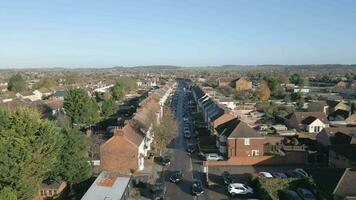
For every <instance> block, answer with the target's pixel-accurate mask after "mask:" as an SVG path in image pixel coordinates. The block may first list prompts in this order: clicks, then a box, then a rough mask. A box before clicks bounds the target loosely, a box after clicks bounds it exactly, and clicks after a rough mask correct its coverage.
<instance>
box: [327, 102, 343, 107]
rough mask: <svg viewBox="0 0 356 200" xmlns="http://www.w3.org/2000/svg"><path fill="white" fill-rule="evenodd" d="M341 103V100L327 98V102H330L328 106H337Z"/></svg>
mask: <svg viewBox="0 0 356 200" xmlns="http://www.w3.org/2000/svg"><path fill="white" fill-rule="evenodd" d="M339 103H341V101H334V100H327V101H326V104H328V106H330V107H335V106H337V105H338V104H339Z"/></svg>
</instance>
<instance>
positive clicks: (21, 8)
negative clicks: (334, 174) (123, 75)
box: [0, 0, 356, 68]
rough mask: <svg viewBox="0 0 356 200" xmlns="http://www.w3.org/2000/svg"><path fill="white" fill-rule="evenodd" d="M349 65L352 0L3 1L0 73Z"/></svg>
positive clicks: (353, 38) (355, 48)
mask: <svg viewBox="0 0 356 200" xmlns="http://www.w3.org/2000/svg"><path fill="white" fill-rule="evenodd" d="M321 63H341V64H351V63H356V1H355V0H141V1H135V0H127V1H119V0H113V1H105V0H102V1H101V0H100V1H99V0H35V1H29V0H23V1H20V0H8V1H5V0H4V1H1V2H0V68H10V67H110V66H118V65H123V66H135V65H153V64H171V65H183V66H197V65H199V66H200V65H223V64H321Z"/></svg>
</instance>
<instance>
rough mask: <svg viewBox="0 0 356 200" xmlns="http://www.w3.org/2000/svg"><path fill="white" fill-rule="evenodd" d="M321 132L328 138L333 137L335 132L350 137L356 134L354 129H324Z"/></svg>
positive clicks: (355, 128)
mask: <svg viewBox="0 0 356 200" xmlns="http://www.w3.org/2000/svg"><path fill="white" fill-rule="evenodd" d="M323 132H325V133H326V134H327V135H328V136H331V135H334V134H335V133H337V132H339V133H344V134H346V135H351V134H352V133H355V132H356V127H328V128H324V129H323Z"/></svg>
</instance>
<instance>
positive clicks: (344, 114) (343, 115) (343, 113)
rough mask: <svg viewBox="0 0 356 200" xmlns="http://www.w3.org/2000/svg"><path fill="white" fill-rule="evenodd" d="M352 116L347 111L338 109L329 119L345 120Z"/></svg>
mask: <svg viewBox="0 0 356 200" xmlns="http://www.w3.org/2000/svg"><path fill="white" fill-rule="evenodd" d="M349 115H350V112H349V111H347V110H342V109H337V110H335V111H334V112H332V113H331V114H329V116H328V119H329V120H330V119H331V118H336V117H341V118H343V119H346V118H348V117H349Z"/></svg>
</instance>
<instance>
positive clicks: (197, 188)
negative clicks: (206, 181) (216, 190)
mask: <svg viewBox="0 0 356 200" xmlns="http://www.w3.org/2000/svg"><path fill="white" fill-rule="evenodd" d="M192 193H193V194H194V195H196V196H199V195H201V194H203V193H204V189H203V183H202V182H201V180H193V183H192Z"/></svg>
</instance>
